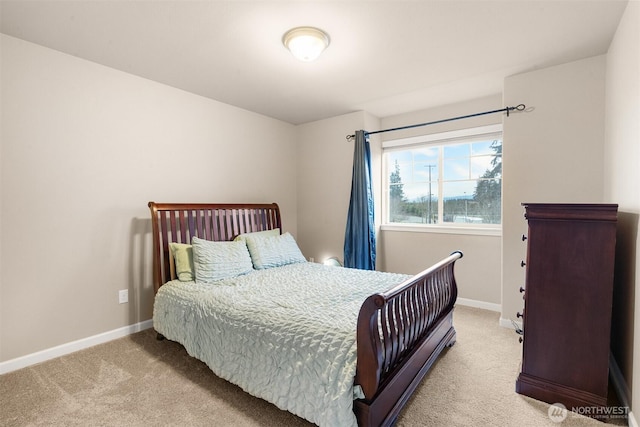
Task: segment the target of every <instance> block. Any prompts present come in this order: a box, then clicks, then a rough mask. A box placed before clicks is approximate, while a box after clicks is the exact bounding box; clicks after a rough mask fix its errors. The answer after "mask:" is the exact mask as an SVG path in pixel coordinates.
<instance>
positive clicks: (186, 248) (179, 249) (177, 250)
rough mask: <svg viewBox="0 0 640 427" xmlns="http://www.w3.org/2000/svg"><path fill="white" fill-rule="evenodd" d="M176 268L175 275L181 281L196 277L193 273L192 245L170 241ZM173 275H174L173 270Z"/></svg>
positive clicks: (189, 280) (188, 280)
mask: <svg viewBox="0 0 640 427" xmlns="http://www.w3.org/2000/svg"><path fill="white" fill-rule="evenodd" d="M169 250H170V251H171V254H172V258H173V261H174V265H173V266H172V267H174V268H175V276H177V277H178V280H180V281H181V282H191V281H193V279H194V274H193V249H192V247H191V245H187V244H185V243H169ZM171 277H174V272H173V270H172V272H171Z"/></svg>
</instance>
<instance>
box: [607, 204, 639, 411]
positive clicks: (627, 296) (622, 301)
mask: <svg viewBox="0 0 640 427" xmlns="http://www.w3.org/2000/svg"><path fill="white" fill-rule="evenodd" d="M639 218H640V215H639V214H637V213H630V212H621V211H618V226H617V233H616V234H617V236H616V261H615V270H614V285H613V312H612V315H611V352H612V354H613V357H614V358H615V361H616V363H617V365H618V367H619V368H620V372H621V373H622V376H623V377H624V379H625V382H626V386H627V387H630V386H631V383H632V378H633V346H634V339H633V338H634V332H635V331H634V328H633V322H634V315H635V287H636V283H635V277H636V268H637V266H636V262H637V259H638V258H637V247H636V242H637V240H638V219H639ZM625 392H626V394H628V396H627V398H628V399H629V403H630V401H631V393H630V392H633V390H625Z"/></svg>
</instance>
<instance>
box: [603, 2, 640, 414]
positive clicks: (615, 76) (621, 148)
mask: <svg viewBox="0 0 640 427" xmlns="http://www.w3.org/2000/svg"><path fill="white" fill-rule="evenodd" d="M639 118H640V2H629V4H628V5H627V9H626V11H625V14H624V15H623V17H622V20H621V22H620V25H619V27H618V30H617V32H616V35H615V37H614V39H613V42H612V43H611V46H610V48H609V52H608V54H607V68H606V121H605V151H604V178H605V181H604V182H605V185H604V195H605V201H606V202H609V203H617V204H618V205H619V207H618V239H617V250H616V270H615V290H614V306H613V308H614V310H613V325H612V336H611V339H612V342H611V349H612V353H613V355H614V358H615V360H616V362H617V365H618V367H619V369H620V371H621V373H622V376H623V377H624V380H625V383H626V384H623V387H625V388H626V389H627V390H623V392H624V393H625V394H626V395H627V396H626V397H627V398H632V399H631V401H630V402H628V403H629V404H631V409H632V411H633V412H634V414H635V415H636V419H637V414H638V412H640V392H639V391H638V390H640V368H639V367H640V345H639V344H638V343H640V316H638V315H637V314H636V313H637V310H636V309H635V308H636V307H638V306H640V292H637V291H636V286H637V284H638V283H640V270H639V269H638V258H639V256H638V246H639V239H638V228H639V226H640V220H639V218H640V119H639ZM634 368H635V369H634ZM629 391H631V392H632V393H629ZM629 394H631V395H629Z"/></svg>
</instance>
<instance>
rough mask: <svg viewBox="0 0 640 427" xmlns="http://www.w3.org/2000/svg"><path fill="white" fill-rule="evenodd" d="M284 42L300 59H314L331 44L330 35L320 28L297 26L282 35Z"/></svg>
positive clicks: (306, 60) (307, 60)
mask: <svg viewBox="0 0 640 427" xmlns="http://www.w3.org/2000/svg"><path fill="white" fill-rule="evenodd" d="M282 43H283V44H284V45H285V46H286V47H287V49H289V50H290V51H291V53H292V54H293V56H294V57H296V58H297V59H299V60H300V61H305V62H309V61H313V60H315V59H317V58H318V56H320V54H321V53H322V51H323V50H325V49H326V48H327V46H329V35H328V34H327V33H325V32H324V31H322V30H321V29H319V28H314V27H296V28H292V29H290V30H289V31H287V32H286V33H285V34H284V36H282Z"/></svg>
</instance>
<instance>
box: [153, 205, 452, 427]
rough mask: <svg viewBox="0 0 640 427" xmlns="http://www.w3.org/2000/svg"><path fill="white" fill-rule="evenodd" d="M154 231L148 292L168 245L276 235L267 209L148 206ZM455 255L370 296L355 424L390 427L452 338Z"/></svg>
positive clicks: (165, 269)
mask: <svg viewBox="0 0 640 427" xmlns="http://www.w3.org/2000/svg"><path fill="white" fill-rule="evenodd" d="M149 209H150V210H151V219H152V231H153V277H154V289H155V291H156V292H157V291H158V289H159V288H160V287H161V286H162V285H163V284H164V283H166V282H168V281H169V280H172V277H171V268H170V259H169V257H170V252H169V243H171V242H176V243H191V239H192V237H194V236H197V237H199V238H202V239H207V240H215V241H230V240H233V239H234V238H235V237H236V236H237V235H238V234H242V233H249V232H256V231H264V230H271V229H275V228H280V230H282V224H281V218H280V209H279V207H278V205H277V204H276V203H272V204H202V203H198V204H193V203H189V204H187V203H154V202H149ZM461 257H462V252H459V251H456V252H454V253H452V254H451V255H450V256H448V257H447V258H445V259H443V260H442V261H440V262H438V263H437V264H435V265H433V266H431V267H429V268H428V269H426V270H424V271H423V272H421V273H419V274H417V275H415V276H413V277H412V278H410V279H409V280H407V281H405V282H403V283H401V284H399V285H398V286H396V287H395V288H393V289H390V290H388V291H386V292H384V293H378V294H374V295H371V296H370V297H368V298H367V299H366V300H365V302H364V303H363V305H362V307H361V309H360V313H359V317H358V324H357V338H356V340H357V365H356V377H355V384H357V385H360V387H361V388H362V391H363V392H364V395H365V398H364V399H358V400H354V405H353V410H354V412H355V414H356V417H357V419H358V424H359V425H360V426H381V425H385V426H386V425H392V424H393V423H394V422H395V421H396V418H397V417H398V414H399V413H400V410H401V409H402V408H403V407H404V405H405V404H406V403H407V401H408V400H409V398H410V397H411V394H412V393H413V392H414V390H415V389H416V387H417V386H418V385H419V383H420V381H421V380H422V378H423V377H424V376H425V375H426V373H427V371H428V370H429V369H430V368H431V366H432V365H433V364H434V362H435V361H436V359H437V357H438V356H439V355H440V353H441V352H442V351H443V350H444V348H445V347H447V346H452V345H453V344H454V343H455V340H456V332H455V329H454V327H453V309H454V304H455V301H456V298H457V286H456V281H455V277H454V264H455V261H456V260H457V259H459V258H461Z"/></svg>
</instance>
